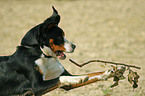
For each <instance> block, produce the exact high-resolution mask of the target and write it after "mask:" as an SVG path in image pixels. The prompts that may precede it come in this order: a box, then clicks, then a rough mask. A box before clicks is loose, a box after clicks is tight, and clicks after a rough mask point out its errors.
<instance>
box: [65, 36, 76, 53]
mask: <svg viewBox="0 0 145 96" xmlns="http://www.w3.org/2000/svg"><path fill="white" fill-rule="evenodd" d="M75 47H76V46H75V45H74V44H73V43H71V42H70V41H68V40H67V39H66V38H65V37H64V48H65V49H66V51H65V52H67V53H72V52H74V49H75Z"/></svg>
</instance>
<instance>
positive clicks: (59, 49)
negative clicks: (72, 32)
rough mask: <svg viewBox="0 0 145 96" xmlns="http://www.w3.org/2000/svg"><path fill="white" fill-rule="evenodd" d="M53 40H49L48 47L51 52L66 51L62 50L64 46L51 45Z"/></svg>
mask: <svg viewBox="0 0 145 96" xmlns="http://www.w3.org/2000/svg"><path fill="white" fill-rule="evenodd" d="M53 41H54V40H53V39H50V41H49V43H50V47H51V49H52V50H53V52H54V53H55V52H56V51H66V49H65V48H64V45H63V44H61V45H60V46H59V45H55V44H54V43H53Z"/></svg>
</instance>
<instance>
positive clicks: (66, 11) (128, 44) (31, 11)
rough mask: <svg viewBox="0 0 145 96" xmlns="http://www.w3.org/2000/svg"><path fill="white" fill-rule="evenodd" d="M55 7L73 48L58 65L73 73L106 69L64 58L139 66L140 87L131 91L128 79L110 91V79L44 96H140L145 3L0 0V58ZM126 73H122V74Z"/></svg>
mask: <svg viewBox="0 0 145 96" xmlns="http://www.w3.org/2000/svg"><path fill="white" fill-rule="evenodd" d="M52 5H54V6H55V7H56V9H57V10H58V11H59V13H60V15H61V17H62V18H61V22H60V25H59V26H60V27H61V28H62V29H63V30H64V31H65V33H66V38H68V39H69V40H70V41H72V42H73V43H75V44H76V45H77V49H76V50H75V52H74V53H73V54H67V59H66V60H65V61H61V62H62V64H63V65H64V66H65V68H66V69H67V70H68V71H69V72H70V73H73V74H85V73H89V72H94V71H103V70H107V69H109V68H110V67H109V66H108V65H106V67H105V68H103V67H101V65H102V64H101V63H92V64H90V65H87V66H85V67H83V68H78V67H76V66H75V65H73V64H71V63H70V62H69V61H68V59H69V58H72V59H74V60H75V61H77V62H80V63H82V62H84V61H87V60H90V59H102V60H108V61H117V62H125V63H128V64H135V65H137V66H140V67H142V69H141V70H137V69H133V70H134V71H137V72H138V74H139V75H140V79H139V87H138V88H137V89H136V90H134V91H133V89H132V87H131V85H130V84H129V83H128V81H127V78H126V79H125V80H122V81H121V82H120V84H119V86H117V87H115V88H110V86H111V84H112V83H113V80H112V79H109V80H108V81H102V82H96V83H93V84H90V85H87V86H84V87H81V88H77V89H74V90H71V91H64V90H62V89H56V90H54V91H52V92H49V93H48V94H46V95H44V96H145V77H144V76H145V75H144V74H145V66H144V65H145V64H144V63H145V20H144V19H145V11H144V10H145V6H144V5H145V0H80V1H78V0H0V43H1V47H0V55H10V54H12V53H14V51H15V50H16V46H18V45H19V44H20V41H21V39H22V37H23V36H24V35H25V34H26V32H27V31H28V30H29V29H30V28H32V27H33V26H35V25H37V24H39V23H41V22H43V20H45V19H46V18H47V17H49V16H50V15H51V14H52V9H51V6H52ZM127 74H128V73H126V74H125V76H126V75H127Z"/></svg>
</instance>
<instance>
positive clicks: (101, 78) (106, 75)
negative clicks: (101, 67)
mask: <svg viewBox="0 0 145 96" xmlns="http://www.w3.org/2000/svg"><path fill="white" fill-rule="evenodd" d="M110 74H111V71H105V73H103V74H101V75H96V76H92V77H90V78H89V80H92V79H96V78H97V79H98V80H106V79H108V77H109V76H110Z"/></svg>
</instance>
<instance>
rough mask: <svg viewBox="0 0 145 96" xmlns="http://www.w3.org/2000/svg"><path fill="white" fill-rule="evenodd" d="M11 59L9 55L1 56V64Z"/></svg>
mask: <svg viewBox="0 0 145 96" xmlns="http://www.w3.org/2000/svg"><path fill="white" fill-rule="evenodd" d="M8 60H9V56H0V64H1V63H4V62H7V61H8Z"/></svg>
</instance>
